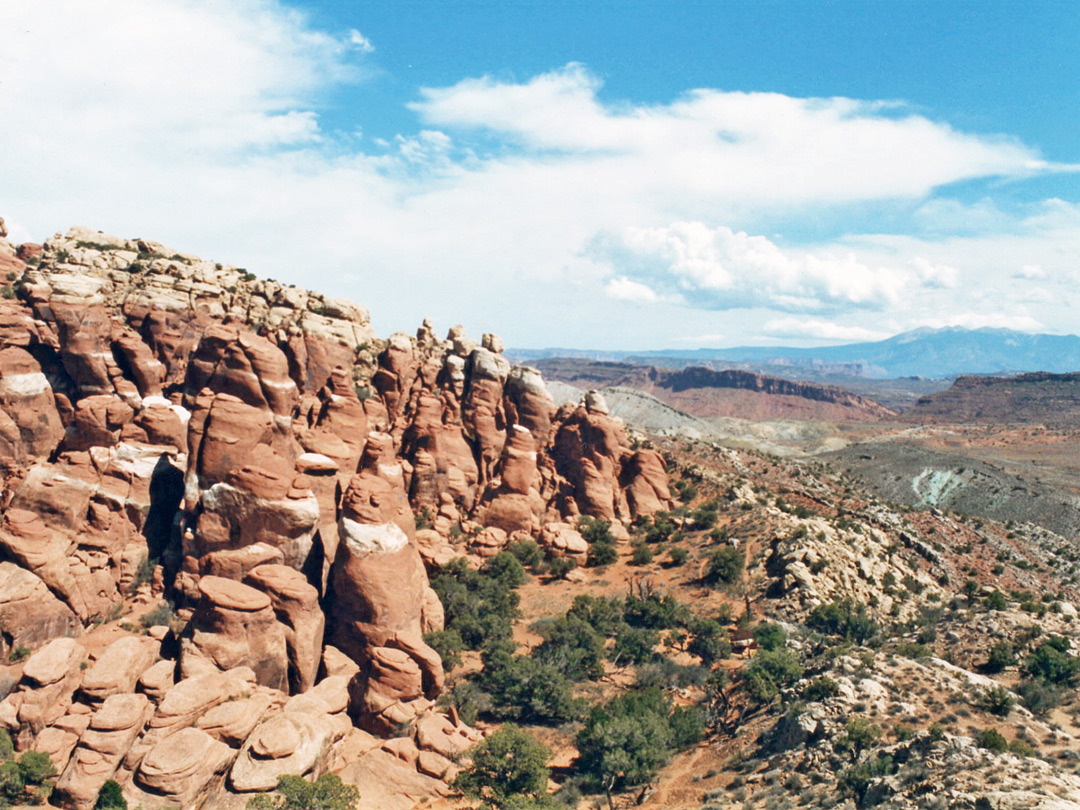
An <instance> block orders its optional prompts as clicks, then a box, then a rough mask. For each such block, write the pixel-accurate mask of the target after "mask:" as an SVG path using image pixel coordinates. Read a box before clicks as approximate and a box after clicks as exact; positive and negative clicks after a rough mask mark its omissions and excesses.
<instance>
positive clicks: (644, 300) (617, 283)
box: [604, 276, 660, 304]
mask: <svg viewBox="0 0 1080 810" xmlns="http://www.w3.org/2000/svg"><path fill="white" fill-rule="evenodd" d="M604 293H605V294H606V295H607V297H608V298H614V299H615V300H616V301H633V302H635V303H638V304H654V303H656V302H657V301H659V300H660V297H659V296H658V295H657V294H656V293H654V292H653V291H652V289H651V288H650V287H647V286H646V285H644V284H641V283H639V282H637V281H631V280H630V279H628V278H627V277H626V276H619V277H618V278H613V279H611V280H610V281H608V283H607V284H605V285H604Z"/></svg>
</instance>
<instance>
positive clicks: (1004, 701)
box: [978, 686, 1016, 717]
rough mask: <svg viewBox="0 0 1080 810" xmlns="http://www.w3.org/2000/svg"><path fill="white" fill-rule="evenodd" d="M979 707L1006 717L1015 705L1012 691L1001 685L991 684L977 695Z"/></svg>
mask: <svg viewBox="0 0 1080 810" xmlns="http://www.w3.org/2000/svg"><path fill="white" fill-rule="evenodd" d="M978 703H979V708H980V709H983V710H984V711H987V712H990V714H996V715H997V716H998V717H1006V716H1008V714H1009V712H1011V711H1012V710H1013V706H1015V705H1016V698H1015V697H1013V693H1012V692H1010V691H1009V690H1008V689H1006V688H1005V687H1003V686H992V687H990V688H989V689H986V690H984V691H983V692H982V694H980V695H979V701H978Z"/></svg>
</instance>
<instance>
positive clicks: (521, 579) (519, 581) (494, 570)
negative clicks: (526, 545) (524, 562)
mask: <svg viewBox="0 0 1080 810" xmlns="http://www.w3.org/2000/svg"><path fill="white" fill-rule="evenodd" d="M480 573H481V574H483V575H484V576H486V577H490V578H491V579H494V580H495V581H496V582H498V583H500V584H501V585H502V586H503V587H505V588H507V589H509V588H516V587H517V586H518V585H524V584H525V582H526V581H527V580H528V577H527V576H526V575H525V569H524V568H522V567H521V563H520V562H518V560H517V557H515V556H514V555H513V554H511V553H510V552H509V551H500V552H499V553H498V554H496V555H495V556H494V557H492V558H490V559H489V560H488V561H487V562H486V563H484V566H483V568H481V569H480Z"/></svg>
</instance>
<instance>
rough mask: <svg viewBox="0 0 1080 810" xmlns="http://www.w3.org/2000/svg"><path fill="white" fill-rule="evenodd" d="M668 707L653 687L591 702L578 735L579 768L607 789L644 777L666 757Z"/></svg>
mask: <svg viewBox="0 0 1080 810" xmlns="http://www.w3.org/2000/svg"><path fill="white" fill-rule="evenodd" d="M670 711H671V708H670V704H669V701H668V699H667V697H666V696H665V695H664V693H663V692H661V691H660V690H659V689H656V688H652V689H644V690H641V691H638V692H631V693H629V694H627V695H622V696H620V697H616V698H613V699H612V700H610V701H608V702H607V703H605V704H603V705H601V706H596V707H594V708H593V710H592V711H591V712H590V713H589V716H588V718H587V719H586V721H585V727H584V728H583V729H582V730H581V732H580V733H579V734H578V735H577V748H578V767H579V768H580V769H581V770H582V771H583V772H584V773H585V774H587V775H588V776H590V777H592V778H593V779H594V780H595V781H596V783H597V785H598V786H599V787H601V788H603V789H604V790H605V791H608V792H610V791H611V790H613V789H615V788H618V787H623V786H629V785H637V784H641V783H642V782H644V781H646V780H647V779H649V778H650V777H651V776H652V775H653V774H654V773H656V771H657V770H659V769H660V768H661V767H663V766H664V765H665V764H666V763H667V761H668V759H669V758H670V756H671V752H672V748H673V744H674V736H673V734H672V730H671V724H670V722H669V719H668V718H669V715H670Z"/></svg>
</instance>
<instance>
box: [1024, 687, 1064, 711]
mask: <svg viewBox="0 0 1080 810" xmlns="http://www.w3.org/2000/svg"><path fill="white" fill-rule="evenodd" d="M1017 691H1018V692H1019V693H1020V701H1021V702H1022V703H1023V704H1024V707H1025V708H1026V709H1027V710H1028V711H1030V712H1031V713H1032V714H1037V715H1039V716H1040V717H1042V716H1045V715H1047V714H1049V713H1050V712H1051V711H1053V710H1054V709H1056V708H1057V707H1058V706H1060V705H1061V700H1062V691H1063V690H1062V688H1061V687H1060V686H1057V685H1055V684H1049V683H1046V682H1045V681H1039V680H1033V681H1025V682H1024V683H1022V684H1020V686H1019V688H1018V689H1017Z"/></svg>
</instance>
